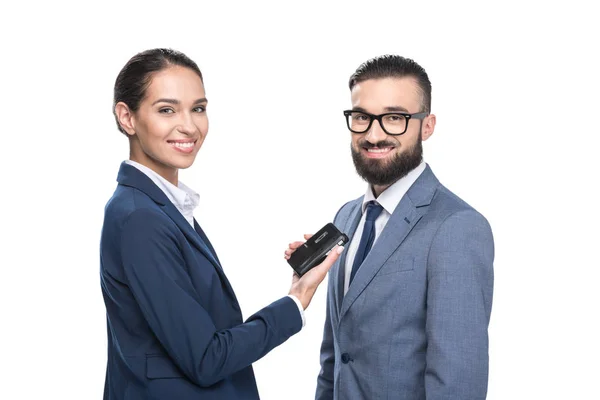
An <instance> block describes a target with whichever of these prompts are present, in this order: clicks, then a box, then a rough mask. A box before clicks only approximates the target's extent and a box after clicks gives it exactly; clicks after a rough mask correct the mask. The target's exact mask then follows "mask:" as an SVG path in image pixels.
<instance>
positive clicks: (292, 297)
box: [288, 294, 306, 328]
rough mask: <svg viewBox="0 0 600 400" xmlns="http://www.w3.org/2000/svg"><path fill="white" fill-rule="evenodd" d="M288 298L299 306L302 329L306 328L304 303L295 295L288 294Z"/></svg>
mask: <svg viewBox="0 0 600 400" xmlns="http://www.w3.org/2000/svg"><path fill="white" fill-rule="evenodd" d="M288 297H289V298H290V299H292V300H294V303H296V305H297V306H298V311H300V317H301V318H302V327H303V328H304V325H306V319H305V318H304V309H303V308H302V303H300V300H298V298H297V297H296V296H294V295H291V294H288Z"/></svg>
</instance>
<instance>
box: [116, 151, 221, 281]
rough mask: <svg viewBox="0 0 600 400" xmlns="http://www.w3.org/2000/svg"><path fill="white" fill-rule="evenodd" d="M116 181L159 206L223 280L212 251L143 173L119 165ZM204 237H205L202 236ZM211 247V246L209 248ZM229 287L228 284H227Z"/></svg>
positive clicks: (125, 165)
mask: <svg viewBox="0 0 600 400" xmlns="http://www.w3.org/2000/svg"><path fill="white" fill-rule="evenodd" d="M117 181H118V182H119V184H121V185H125V186H131V187H134V188H136V189H138V190H141V191H142V192H144V193H145V194H146V195H148V196H149V197H150V198H151V199H152V200H154V202H155V203H157V204H158V205H159V206H161V208H162V210H163V211H164V212H165V213H166V214H167V215H168V216H169V217H170V218H171V219H172V220H173V222H175V224H176V225H177V226H178V227H179V229H181V231H182V232H183V234H184V235H185V237H186V238H187V239H188V240H189V241H190V242H191V243H192V244H193V245H194V246H195V247H196V248H197V249H198V250H200V252H202V254H204V255H205V256H206V258H207V259H208V260H209V261H210V262H211V263H212V264H213V265H214V267H215V268H216V269H217V272H219V275H220V276H221V278H223V271H222V269H221V266H220V264H219V262H218V261H217V259H216V258H215V257H216V256H214V255H213V254H214V253H213V251H211V250H210V248H209V247H208V245H207V244H206V243H205V242H204V241H203V239H202V238H201V236H200V235H199V234H198V233H197V232H196V231H195V230H194V229H193V228H192V226H191V225H190V223H189V222H187V221H186V219H185V218H184V217H183V215H181V213H180V212H179V210H178V209H177V208H176V207H175V206H174V205H173V203H171V201H170V200H169V199H168V198H167V196H166V195H165V194H164V193H163V191H162V190H160V188H159V187H158V186H156V185H155V184H154V182H152V180H151V179H150V178H148V177H147V176H146V175H145V174H144V173H143V172H141V171H140V170H138V169H137V168H135V167H134V166H131V165H129V164H127V163H125V162H123V163H122V164H121V168H120V169H119V175H118V177H117ZM204 237H206V236H204ZM211 247H212V246H211ZM227 284H228V285H229V283H227Z"/></svg>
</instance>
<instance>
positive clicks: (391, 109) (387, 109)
mask: <svg viewBox="0 0 600 400" xmlns="http://www.w3.org/2000/svg"><path fill="white" fill-rule="evenodd" d="M384 110H385V111H390V112H393V111H400V112H408V110H407V109H406V108H404V107H400V106H393V107H386V108H384Z"/></svg>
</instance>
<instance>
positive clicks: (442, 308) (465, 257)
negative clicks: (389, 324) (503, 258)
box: [425, 210, 494, 400]
mask: <svg viewBox="0 0 600 400" xmlns="http://www.w3.org/2000/svg"><path fill="white" fill-rule="evenodd" d="M493 259H494V243H493V237H492V231H491V229H490V226H489V224H488V223H487V221H486V220H485V218H483V216H481V215H480V214H478V213H477V212H476V211H473V210H470V211H461V212H457V213H455V214H452V215H451V216H449V217H448V218H447V219H446V220H445V221H444V222H443V223H442V225H441V226H440V228H439V230H438V232H437V233H436V235H435V237H434V239H433V243H432V246H431V248H430V252H429V258H428V266H427V267H428V272H427V278H428V290H427V317H426V318H427V320H426V333H427V341H428V345H427V367H426V371H425V390H426V393H427V399H428V400H429V399H485V397H486V392H487V382H488V333H487V328H488V323H489V319H490V313H491V307H492V292H493V266H492V264H493Z"/></svg>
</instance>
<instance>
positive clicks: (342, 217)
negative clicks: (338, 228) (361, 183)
mask: <svg viewBox="0 0 600 400" xmlns="http://www.w3.org/2000/svg"><path fill="white" fill-rule="evenodd" d="M363 197H364V196H360V197H358V198H356V199H354V200H350V201H349V202H347V203H346V204H344V205H343V206H342V207H340V209H339V210H338V212H337V213H336V214H335V218H334V219H333V222H334V223H335V224H337V223H339V222H341V221H346V220H347V219H348V217H350V214H352V211H354V209H355V208H356V207H357V206H360V205H361V204H362V200H363Z"/></svg>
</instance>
